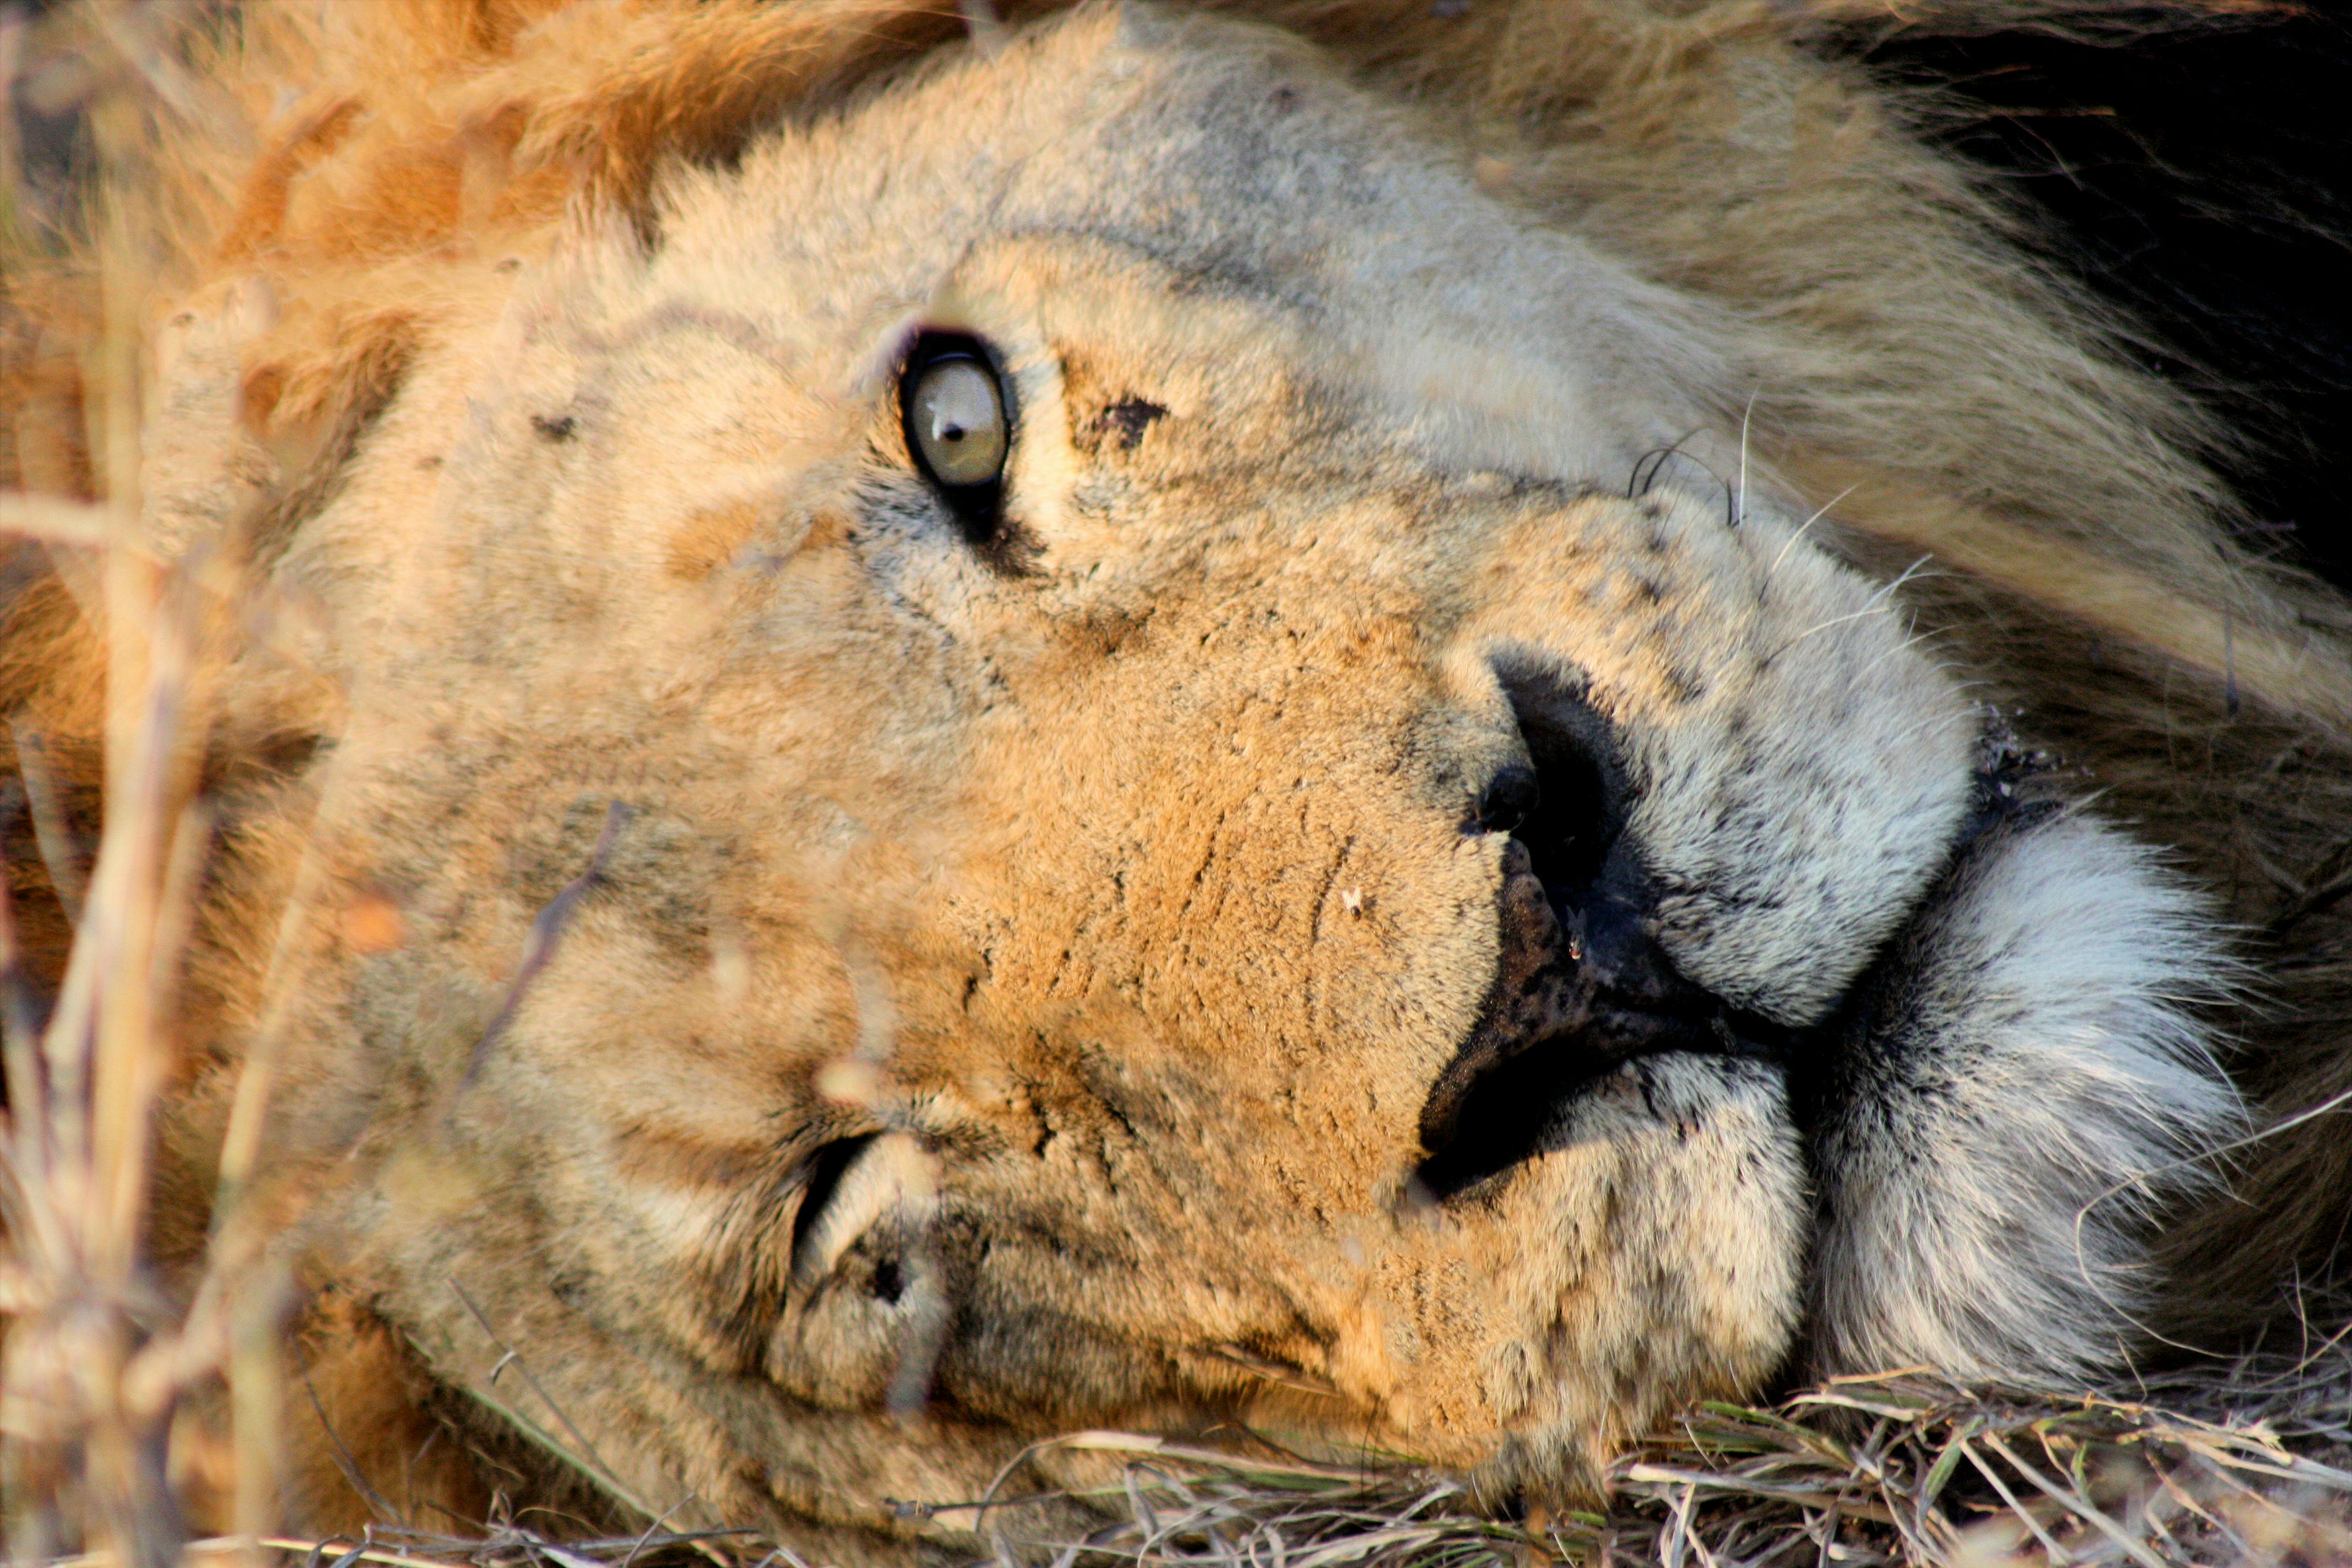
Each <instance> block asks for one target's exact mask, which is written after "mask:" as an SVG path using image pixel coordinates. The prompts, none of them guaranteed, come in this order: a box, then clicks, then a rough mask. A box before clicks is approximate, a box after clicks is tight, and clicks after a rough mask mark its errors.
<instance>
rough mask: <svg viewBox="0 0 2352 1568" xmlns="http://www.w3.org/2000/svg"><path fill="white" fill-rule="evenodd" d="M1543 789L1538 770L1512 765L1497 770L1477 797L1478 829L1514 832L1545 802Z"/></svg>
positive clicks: (1488, 831)
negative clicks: (1537, 773) (1538, 778)
mask: <svg viewBox="0 0 2352 1568" xmlns="http://www.w3.org/2000/svg"><path fill="white" fill-rule="evenodd" d="M1542 800H1543V786H1542V784H1540V783H1539V782H1538V780H1537V777H1536V771H1535V769H1533V768H1531V767H1528V766H1527V765H1525V764H1524V763H1508V764H1507V765H1506V766H1504V767H1502V768H1501V769H1499V770H1497V771H1496V774H1495V776H1494V777H1493V778H1492V779H1490V780H1489V781H1487V784H1486V790H1485V792H1484V793H1483V794H1481V795H1479V796H1478V829H1479V831H1480V832H1482V833H1515V832H1517V830H1518V826H1519V824H1521V823H1523V822H1525V821H1526V820H1527V819H1528V817H1529V816H1533V815H1534V813H1535V809H1536V807H1537V806H1538V805H1540V804H1541V803H1542Z"/></svg>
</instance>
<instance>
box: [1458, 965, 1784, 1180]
mask: <svg viewBox="0 0 2352 1568" xmlns="http://www.w3.org/2000/svg"><path fill="white" fill-rule="evenodd" d="M1800 1035H1801V1032H1800V1031H1795V1030H1790V1029H1786V1028H1782V1027H1780V1026H1777V1025H1774V1024H1772V1023H1770V1022H1769V1021H1768V1020H1765V1019H1761V1018H1758V1017H1756V1016H1753V1015H1748V1014H1744V1013H1741V1012H1739V1011H1738V1009H1735V1008H1732V1007H1729V1006H1727V1005H1721V1006H1717V1007H1716V1008H1714V1009H1713V1010H1711V1011H1710V1012H1708V1013H1706V1014H1705V1015H1703V1016H1702V1015H1696V1014H1669V1013H1658V1012H1654V1011H1650V1010H1647V1009H1644V1008H1640V1007H1624V1006H1618V1005H1611V1004H1610V1002H1609V1001H1608V1000H1607V999H1605V998H1603V999H1601V1000H1600V1002H1599V1003H1598V1005H1596V1006H1595V1007H1594V1008H1593V1009H1592V1011H1591V1014H1590V1015H1589V1016H1587V1017H1586V1018H1585V1019H1584V1020H1583V1021H1582V1022H1581V1024H1580V1026H1577V1027H1573V1028H1569V1029H1563V1030H1560V1031H1559V1032H1557V1033H1552V1034H1547V1035H1545V1036H1542V1037H1538V1038H1534V1039H1530V1040H1528V1041H1525V1042H1524V1043H1522V1044H1521V1045H1520V1046H1519V1047H1518V1048H1517V1049H1516V1050H1514V1051H1512V1052H1509V1053H1508V1054H1507V1055H1499V1056H1497V1057H1496V1058H1495V1059H1493V1060H1492V1061H1491V1062H1489V1063H1488V1064H1487V1065H1486V1066H1485V1067H1484V1068H1483V1069H1482V1070H1480V1071H1478V1072H1477V1073H1476V1074H1475V1077H1473V1078H1471V1079H1469V1081H1467V1082H1466V1083H1464V1084H1462V1085H1461V1086H1460V1087H1459V1088H1458V1089H1455V1090H1454V1093H1453V1094H1452V1095H1451V1096H1450V1098H1449V1100H1448V1102H1447V1103H1446V1104H1445V1105H1444V1107H1443V1108H1435V1107H1433V1109H1437V1110H1438V1116H1439V1118H1442V1121H1440V1123H1439V1124H1440V1125H1441V1126H1442V1127H1443V1132H1442V1133H1441V1141H1440V1142H1436V1143H1435V1144H1434V1145H1433V1146H1432V1145H1431V1144H1430V1143H1429V1142H1427V1139H1428V1132H1427V1131H1424V1134H1423V1137H1424V1147H1425V1148H1429V1149H1430V1152H1429V1153H1428V1155H1427V1157H1426V1158H1424V1159H1423V1161H1422V1163H1420V1165H1419V1166H1418V1167H1416V1169H1415V1171H1414V1175H1415V1177H1416V1178H1417V1180H1418V1181H1419V1182H1420V1184H1421V1185H1422V1186H1423V1188H1424V1189H1426V1190H1427V1192H1428V1193H1429V1194H1430V1195H1431V1196H1433V1197H1435V1198H1438V1199H1444V1198H1447V1197H1451V1196H1452V1195H1454V1194H1456V1193H1459V1192H1461V1191H1463V1190H1464V1189H1465V1188H1466V1187H1469V1186H1471V1185H1472V1184H1475V1183H1477V1182H1480V1181H1483V1180H1485V1179H1486V1178H1487V1177H1489V1176H1493V1175H1497V1174H1500V1173H1503V1172H1505V1171H1507V1170H1509V1169H1511V1168H1512V1167H1514V1166H1517V1165H1518V1164H1520V1163H1524V1162H1525V1161H1527V1160H1528V1159H1529V1158H1530V1157H1532V1156H1533V1155H1535V1154H1536V1153H1538V1152H1540V1150H1541V1147H1542V1145H1543V1142H1544V1140H1545V1138H1546V1137H1547V1136H1548V1135H1549V1133H1550V1132H1551V1131H1552V1129H1553V1128H1554V1127H1555V1126H1556V1125H1557V1124H1558V1122H1559V1118H1560V1115H1561V1113H1562V1112H1563V1111H1564V1110H1566V1109H1567V1107H1568V1106H1569V1105H1570V1104H1571V1103H1572V1102H1573V1101H1575V1100H1578V1099H1580V1098H1581V1097H1582V1096H1584V1095H1587V1094H1590V1093H1591V1092H1592V1091H1593V1090H1594V1089H1596V1088H1597V1087H1598V1086H1599V1085H1600V1084H1601V1082H1603V1081H1604V1080H1605V1079H1608V1078H1609V1077H1610V1076H1611V1075H1612V1074H1613V1073H1615V1072H1616V1071H1617V1070H1618V1069H1619V1068H1622V1067H1624V1066H1625V1065H1626V1064H1627V1063H1629V1062H1633V1061H1637V1060H1640V1059H1641V1058H1644V1057H1654V1056H1664V1055H1669V1054H1687V1055H1700V1056H1717V1057H1740V1058H1756V1059H1762V1060H1766V1061H1770V1062H1774V1063H1779V1064H1785V1063H1787V1062H1788V1061H1790V1059H1791V1058H1792V1057H1793V1056H1794V1055H1795V1054H1796V1052H1797V1050H1798V1049H1799V1045H1800ZM1430 1120H1435V1119H1430ZM1430 1120H1425V1121H1424V1128H1425V1129H1426V1128H1428V1127H1429V1125H1430Z"/></svg>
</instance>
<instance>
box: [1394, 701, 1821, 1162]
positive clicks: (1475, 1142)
mask: <svg viewBox="0 0 2352 1568" xmlns="http://www.w3.org/2000/svg"><path fill="white" fill-rule="evenodd" d="M1505 683H1506V686H1507V689H1508V690H1509V692H1510V696H1511V700H1512V706H1513V709H1514V710H1515V712H1516V713H1517V717H1518V721H1519V728H1520V731H1521V734H1522V736H1523V738H1524V739H1525V741H1526V742H1527V748H1528V756H1529V757H1530V759H1531V760H1532V762H1533V764H1534V765H1533V766H1532V767H1531V768H1530V767H1517V766H1516V765H1514V766H1509V767H1506V768H1504V769H1502V770H1500V771H1499V772H1498V773H1496V776H1495V778H1494V780H1493V781H1491V782H1490V783H1489V784H1488V785H1487V787H1486V790H1485V791H1484V792H1483V793H1482V795H1481V797H1480V800H1479V804H1478V806H1477V816H1478V820H1479V823H1480V825H1481V826H1483V827H1484V829H1485V830H1486V831H1489V832H1502V831H1508V832H1509V833H1510V835H1511V841H1510V843H1509V844H1508V845H1507V847H1505V850H1504V855H1503V883H1502V887H1501V889H1499V891H1498V893H1497V896H1496V918H1497V921H1498V922H1499V926H1500V930H1499V933H1498V934H1499V936H1500V938H1501V941H1500V944H1499V945H1500V952H1499V955H1498V962H1497V963H1496V974H1495V979H1494V982H1493V984H1492V985H1491V987H1490V988H1489V990H1488V993H1487V997H1486V1005H1485V1007H1484V1008H1483V1010H1482V1012H1481V1015H1480V1017H1479V1022H1478V1024H1477V1026H1476V1027H1475V1029H1474V1030H1473V1032H1472V1034H1471V1037H1470V1038H1469V1039H1468V1040H1467V1041H1466V1042H1465V1044H1464V1046H1463V1047H1462V1049H1461V1050H1460V1052H1459V1053H1458V1054H1457V1055H1456V1056H1455V1058H1454V1060H1453V1062H1451V1063H1450V1064H1449V1065H1448V1066H1447V1067H1446V1068H1445V1070H1444V1072H1443V1073H1442V1074H1440V1075H1439V1077H1438V1079H1437V1081H1436V1082H1435V1083H1434V1084H1433V1085H1432V1086H1431V1088H1430V1091H1429V1096H1428V1099H1427V1100H1425V1101H1424V1102H1423V1110H1422V1117H1421V1126H1420V1132H1421V1142H1422V1147H1423V1151H1424V1152H1426V1155H1427V1158H1426V1159H1424V1161H1423V1163H1422V1165H1421V1166H1420V1168H1419V1171H1418V1175H1419V1177H1420V1180H1421V1182H1422V1184H1423V1186H1425V1187H1426V1188H1427V1189H1428V1190H1429V1191H1430V1192H1431V1193H1433V1194H1434V1195H1436V1196H1439V1197H1444V1196H1446V1195H1448V1194H1452V1193H1454V1192H1458V1191H1460V1190H1462V1189H1463V1188H1464V1187H1466V1186H1468V1185H1469V1184H1472V1183H1474V1182H1476V1181H1478V1180H1480V1179H1482V1178H1484V1177H1486V1176H1488V1175H1492V1174H1494V1173H1497V1172H1500V1171H1502V1170H1505V1169H1507V1167H1509V1166H1511V1165H1513V1164H1516V1163H1518V1162H1519V1161H1521V1160H1524V1159H1526V1158H1528V1156H1529V1155H1530V1154H1532V1153H1534V1152H1538V1149H1539V1148H1540V1147H1541V1145H1542V1140H1543V1138H1544V1136H1545V1134H1546V1133H1547V1132H1548V1131H1549V1130H1550V1128H1551V1127H1552V1125H1553V1124H1554V1123H1555V1122H1556V1121H1558V1119H1559V1113H1560V1111H1561V1109H1562V1108H1563V1106H1564V1105H1565V1103H1566V1102H1567V1101H1568V1100H1570V1098H1572V1097H1573V1096H1575V1095H1577V1094H1579V1093H1580V1092H1583V1091H1584V1090H1586V1089H1589V1088H1591V1086H1592V1085H1593V1084H1594V1083H1595V1082H1596V1081H1597V1080H1599V1079H1601V1078H1602V1077H1603V1076H1605V1075H1606V1074H1608V1073H1610V1072H1612V1071H1613V1070H1614V1069H1615V1068H1618V1067H1619V1066H1621V1065H1622V1064H1623V1063H1624V1062H1626V1061H1628V1060H1630V1059H1632V1058H1635V1057H1642V1056H1649V1055H1654V1054H1657V1053H1660V1052H1664V1051H1697V1052H1706V1053H1708V1054H1727V1053H1728V1054H1738V1055H1749V1054H1771V1055H1777V1054H1780V1052H1782V1051H1784V1050H1785V1049H1786V1048H1787V1046H1788V1044H1789V1042H1788V1041H1787V1040H1786V1039H1785V1035H1786V1031H1783V1030H1780V1029H1777V1028H1775V1027H1774V1026H1771V1025H1769V1023H1767V1022H1766V1021H1764V1020H1761V1019H1759V1018H1756V1017H1754V1016H1750V1015H1748V1014H1746V1013H1743V1012H1740V1011H1738V1010H1737V1009H1734V1008H1732V1007H1731V1006H1729V1005H1727V1004H1726V1003H1725V1002H1724V1001H1722V1000H1721V999H1720V998H1718V997H1717V996H1715V995H1714V994H1711V993H1709V992H1707V991H1706V990H1705V989H1704V988H1702V987H1701V986H1699V985H1697V984H1694V983H1693V982H1692V981H1691V980H1689V979H1688V978H1687V977H1685V975H1684V974H1683V973H1681V972H1680V970H1678V969H1677V968H1676V967H1675V963H1674V960H1673V957H1672V955H1671V954H1670V953H1669V952H1667V951H1666V950H1665V948H1664V946H1663V945H1662V944H1661V943H1660V942H1659V940H1658V937H1657V934H1656V930H1655V912H1656V905H1657V892H1656V889H1655V887H1654V884H1653V882H1652V879H1651V878H1650V876H1649V874H1648V872H1647V871H1646V869H1645V868H1643V864H1642V858H1641V856H1640V853H1639V848H1638V846H1637V845H1636V844H1635V843H1634V841H1633V837H1632V836H1631V835H1630V834H1629V833H1628V832H1627V831H1626V823H1627V818H1628V816H1629V815H1630V802H1629V801H1628V799H1627V798H1626V792H1625V785H1624V780H1623V775H1622V771H1621V770H1620V769H1619V767H1618V766H1617V764H1616V763H1615V761H1614V759H1613V757H1612V755H1611V754H1610V752H1609V750H1608V745H1607V740H1608V738H1607V734H1606V730H1605V725H1604V724H1603V722H1602V721H1601V720H1600V719H1599V718H1598V717H1597V716H1596V715H1594V714H1593V713H1592V712H1591V710H1590V709H1589V708H1587V707H1586V706H1585V705H1584V704H1583V703H1582V702H1581V701H1580V700H1578V699H1577V698H1576V696H1575V695H1574V693H1573V692H1572V691H1571V690H1569V689H1565V688H1564V687H1563V686H1561V685H1560V684H1559V683H1557V682H1554V681H1549V680H1546V679H1540V678H1538V677H1516V678H1515V677H1513V676H1511V675H1508V674H1507V675H1506V677H1505ZM1515 773H1516V774H1524V775H1526V776H1524V777H1520V776H1514V775H1515ZM1506 818H1508V819H1509V821H1510V826H1509V827H1508V828H1507V829H1506V828H1505V827H1504V826H1502V823H1503V821H1504V819H1506Z"/></svg>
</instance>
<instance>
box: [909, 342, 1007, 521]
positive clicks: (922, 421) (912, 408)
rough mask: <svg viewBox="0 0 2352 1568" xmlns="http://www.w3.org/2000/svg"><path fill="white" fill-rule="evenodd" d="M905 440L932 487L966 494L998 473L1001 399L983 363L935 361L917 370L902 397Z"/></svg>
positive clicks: (1000, 465)
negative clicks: (962, 491)
mask: <svg viewBox="0 0 2352 1568" xmlns="http://www.w3.org/2000/svg"><path fill="white" fill-rule="evenodd" d="M906 412H907V435H908V439H909V441H910V442H911V444H912V445H913V447H914V449H915V457H916V458H917V459H918V460H919V461H920V462H921V464H922V465H923V468H925V469H926V470H927V471H928V472H929V475H930V477H931V480H932V482H933V483H935V484H937V485H939V486H940V487H941V488H943V489H969V488H971V486H974V485H988V484H993V483H995V482H996V480H997V479H998V478H999V477H1000V476H1001V475H1002V474H1003V471H1004V450H1005V446H1006V434H1007V433H1006V431H1005V428H1004V395H1003V392H1001V391H1000V390H998V387H997V384H996V373H995V372H994V371H992V370H991V369H990V368H989V366H988V364H987V363H986V362H985V361H983V360H980V359H976V358H971V357H969V356H956V357H953V358H940V359H935V360H932V361H931V362H930V363H928V364H925V365H922V366H920V367H919V368H918V369H917V370H916V371H915V372H914V374H912V375H911V376H909V377H908V387H907V392H906Z"/></svg>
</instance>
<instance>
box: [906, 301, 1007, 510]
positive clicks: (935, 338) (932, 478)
mask: <svg viewBox="0 0 2352 1568" xmlns="http://www.w3.org/2000/svg"><path fill="white" fill-rule="evenodd" d="M958 360H962V361H966V362H969V363H973V364H977V365H978V366H980V367H981V369H982V370H984V371H986V372H987V373H988V374H989V378H990V379H991V380H992V381H993V382H994V383H995V384H996V402H997V406H998V407H1000V408H1002V409H1003V411H1004V458H1003V461H1002V462H999V463H998V464H997V466H996V473H995V475H994V477H992V478H991V479H985V480H982V481H981V482H980V483H977V484H964V485H952V484H950V483H948V482H947V481H946V480H945V479H940V476H939V475H938V473H937V472H935V471H934V470H933V469H932V468H931V465H930V462H929V459H927V458H925V457H924V456H923V444H922V443H921V442H920V441H919V440H917V439H916V437H915V405H914V390H915V386H916V384H917V383H918V382H919V381H920V380H921V378H922V376H923V374H924V373H925V372H927V371H929V370H931V369H932V368H934V367H935V366H938V365H942V364H947V363H952V362H954V361H958ZM1020 430H1021V421H1020V410H1019V406H1018V405H1016V404H1015V403H1014V401H1013V382H1012V379H1011V378H1010V377H1009V376H1007V375H1006V374H1004V367H1003V364H1002V363H1000V362H999V360H998V358H997V354H996V351H995V349H993V348H992V347H991V346H990V344H989V343H988V342H987V340H986V339H984V338H981V337H977V336H975V335H973V334H972V333H971V332H957V331H944V330H942V329H940V328H935V327H925V328H923V329H921V330H920V331H918V332H917V333H916V334H915V340H914V342H912V343H910V344H908V348H907V353H906V358H905V359H904V360H903V361H901V362H900V363H899V367H898V434H899V437H900V438H901V439H902V440H904V441H905V442H906V445H907V460H908V462H910V463H912V464H914V466H915V471H916V472H917V473H919V474H920V475H922V476H923V481H924V483H926V484H928V485H929V486H930V487H931V489H932V491H933V493H935V494H937V495H938V496H939V498H940V500H943V501H945V502H946V503H947V506H948V510H950V511H951V512H953V513H954V514H955V519H956V524H957V526H958V527H959V528H961V530H962V531H963V534H964V537H965V538H967V539H969V540H971V542H973V543H975V544H984V543H986V542H990V541H991V540H993V539H995V538H996V537H997V535H998V534H999V532H1001V531H1002V530H1003V503H1004V469H1005V465H1006V464H1008V463H1010V462H1011V461H1012V460H1013V442H1014V441H1015V440H1016V439H1017V438H1018V437H1019V435H1020Z"/></svg>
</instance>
